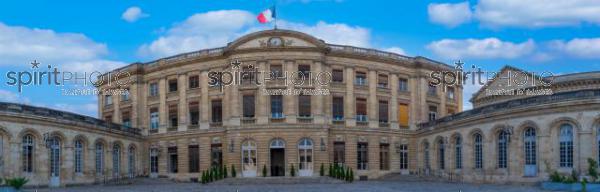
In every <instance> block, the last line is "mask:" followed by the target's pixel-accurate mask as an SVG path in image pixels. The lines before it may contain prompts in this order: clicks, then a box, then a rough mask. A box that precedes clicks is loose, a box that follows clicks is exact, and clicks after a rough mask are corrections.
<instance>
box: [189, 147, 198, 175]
mask: <svg viewBox="0 0 600 192" xmlns="http://www.w3.org/2000/svg"><path fill="white" fill-rule="evenodd" d="M188 156H189V157H188V159H189V172H190V173H197V172H199V171H200V148H199V147H198V145H190V146H189V147H188Z"/></svg>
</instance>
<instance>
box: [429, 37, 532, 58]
mask: <svg viewBox="0 0 600 192" xmlns="http://www.w3.org/2000/svg"><path fill="white" fill-rule="evenodd" d="M427 48H428V49H429V50H431V51H433V53H435V54H436V55H439V56H442V57H445V58H448V59H466V58H471V59H493V58H503V59H513V58H518V57H521V56H524V55H528V54H530V53H531V52H533V50H534V49H535V42H534V41H533V40H531V39H529V40H527V41H525V42H522V43H513V42H507V41H501V40H500V39H497V38H485V39H442V40H439V41H434V42H431V43H430V44H429V45H427Z"/></svg>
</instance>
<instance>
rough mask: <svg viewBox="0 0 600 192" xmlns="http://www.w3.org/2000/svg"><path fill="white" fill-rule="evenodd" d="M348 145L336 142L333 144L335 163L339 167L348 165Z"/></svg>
mask: <svg viewBox="0 0 600 192" xmlns="http://www.w3.org/2000/svg"><path fill="white" fill-rule="evenodd" d="M345 155H346V143H344V142H335V143H333V163H335V164H337V165H344V164H345V163H346V161H345V160H346V159H345Z"/></svg>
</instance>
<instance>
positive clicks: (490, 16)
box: [474, 0, 600, 27]
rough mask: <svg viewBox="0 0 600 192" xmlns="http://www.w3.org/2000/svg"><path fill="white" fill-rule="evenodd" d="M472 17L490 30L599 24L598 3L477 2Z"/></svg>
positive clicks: (571, 0) (572, 0)
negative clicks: (489, 27)
mask: <svg viewBox="0 0 600 192" xmlns="http://www.w3.org/2000/svg"><path fill="white" fill-rule="evenodd" d="M474 14H475V17H476V18H477V19H478V20H479V21H480V22H481V23H482V24H483V25H486V26H491V27H502V26H517V27H547V26H573V25H579V24H581V23H595V24H600V1H598V0H555V1H548V0H480V1H479V3H478V4H477V5H476V7H475V13H474Z"/></svg>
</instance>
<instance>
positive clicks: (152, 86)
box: [150, 83, 158, 97]
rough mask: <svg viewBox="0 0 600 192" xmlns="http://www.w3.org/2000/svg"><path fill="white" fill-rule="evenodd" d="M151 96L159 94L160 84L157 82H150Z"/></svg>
mask: <svg viewBox="0 0 600 192" xmlns="http://www.w3.org/2000/svg"><path fill="white" fill-rule="evenodd" d="M150 96H151V97H154V96H158V84H157V83H150Z"/></svg>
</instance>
